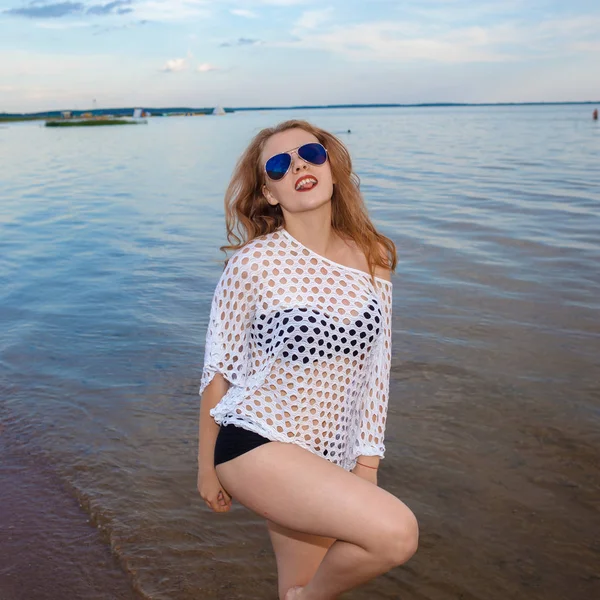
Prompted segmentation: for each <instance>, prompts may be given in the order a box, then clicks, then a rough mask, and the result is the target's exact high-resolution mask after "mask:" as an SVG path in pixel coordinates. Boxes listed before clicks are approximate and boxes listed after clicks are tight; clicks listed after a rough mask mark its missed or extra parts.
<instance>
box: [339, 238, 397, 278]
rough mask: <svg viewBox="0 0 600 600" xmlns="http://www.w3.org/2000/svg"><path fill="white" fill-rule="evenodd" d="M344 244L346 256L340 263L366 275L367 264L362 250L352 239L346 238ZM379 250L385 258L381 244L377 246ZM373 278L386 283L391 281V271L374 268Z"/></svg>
mask: <svg viewBox="0 0 600 600" xmlns="http://www.w3.org/2000/svg"><path fill="white" fill-rule="evenodd" d="M344 242H345V245H346V248H347V250H346V256H345V261H344V260H342V261H340V262H344V264H347V265H348V266H352V267H355V268H357V269H360V270H361V271H365V272H367V273H368V272H369V263H368V262H367V258H366V256H365V255H364V252H363V251H362V249H361V248H360V247H359V246H358V244H357V243H356V242H355V241H354V240H352V239H349V238H346V239H345V240H344ZM379 250H380V251H381V254H382V256H386V249H385V247H384V246H383V245H382V244H380V245H379ZM375 276H376V277H380V278H381V279H385V280H386V281H391V271H390V270H389V269H386V268H384V267H379V266H377V267H375Z"/></svg>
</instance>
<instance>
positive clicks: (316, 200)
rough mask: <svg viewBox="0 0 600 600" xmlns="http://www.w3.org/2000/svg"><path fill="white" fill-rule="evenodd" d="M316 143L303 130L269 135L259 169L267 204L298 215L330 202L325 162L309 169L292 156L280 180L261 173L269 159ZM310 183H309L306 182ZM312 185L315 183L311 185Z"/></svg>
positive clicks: (329, 178)
mask: <svg viewBox="0 0 600 600" xmlns="http://www.w3.org/2000/svg"><path fill="white" fill-rule="evenodd" d="M314 142H317V143H318V142H319V140H318V139H317V138H316V137H315V136H314V135H313V134H312V133H309V132H308V131H305V130H304V129H298V128H296V129H287V130H286V131H282V132H281V133H276V134H275V135H272V136H271V137H270V138H269V139H268V140H267V142H266V143H265V146H264V148H263V151H262V155H261V164H260V168H261V170H262V172H263V174H264V178H265V185H264V186H263V188H262V191H263V195H264V196H265V198H266V199H267V202H268V203H269V204H272V205H273V206H275V205H276V204H281V206H282V208H283V209H284V210H285V211H287V212H288V213H300V212H305V211H310V210H315V209H317V208H320V207H321V206H323V205H324V204H327V203H328V202H331V196H332V195H333V183H334V182H333V179H332V176H331V166H330V164H329V160H327V161H325V162H324V163H323V164H322V165H313V164H311V163H308V162H306V161H304V160H302V158H300V157H299V156H298V153H297V152H292V153H291V155H292V163H291V165H290V168H289V170H288V172H287V173H286V174H285V176H284V177H283V179H280V180H279V181H272V180H271V179H269V177H268V176H267V175H266V174H265V173H264V168H265V163H266V162H267V160H269V158H271V156H274V155H275V154H280V153H282V152H288V151H290V150H293V149H295V148H298V147H299V146H302V145H303V144H309V143H314ZM310 179H312V180H313V182H312V183H311V182H310ZM314 181H316V183H314Z"/></svg>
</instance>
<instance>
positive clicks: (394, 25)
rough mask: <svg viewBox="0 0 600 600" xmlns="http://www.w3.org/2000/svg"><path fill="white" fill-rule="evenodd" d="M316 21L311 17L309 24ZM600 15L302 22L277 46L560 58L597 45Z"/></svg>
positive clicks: (452, 57)
mask: <svg viewBox="0 0 600 600" xmlns="http://www.w3.org/2000/svg"><path fill="white" fill-rule="evenodd" d="M315 22H316V21H314V20H311V19H310V18H309V19H308V24H309V25H310V24H311V23H315ZM598 31H600V16H598V17H595V16H589V17H587V18H579V17H574V18H571V19H559V18H555V19H548V20H545V21H541V22H537V23H534V24H531V25H528V24H526V23H523V22H505V23H500V24H495V25H489V26H487V27H486V26H463V27H443V26H441V25H439V24H428V23H419V22H412V21H396V22H393V21H378V22H370V23H369V22H367V23H360V24H352V25H347V26H339V25H336V26H333V27H331V28H328V29H325V30H323V29H319V30H317V31H314V30H311V29H310V28H307V27H301V26H299V24H297V25H296V26H295V27H294V29H293V30H292V34H293V36H294V37H295V39H294V40H293V41H288V42H277V43H274V44H273V45H274V46H282V47H288V48H297V49H302V50H304V49H312V50H315V49H318V50H324V51H327V52H330V53H333V54H339V55H343V56H344V57H346V58H348V59H351V60H375V61H380V62H396V63H398V62H403V63H408V62H432V63H446V64H448V63H454V64H457V63H463V64H467V63H476V62H487V63H492V62H514V61H522V60H527V59H528V58H559V57H564V55H565V53H568V52H575V51H576V49H577V48H581V47H582V45H586V47H587V48H590V49H593V48H595V46H596V43H597V39H598Z"/></svg>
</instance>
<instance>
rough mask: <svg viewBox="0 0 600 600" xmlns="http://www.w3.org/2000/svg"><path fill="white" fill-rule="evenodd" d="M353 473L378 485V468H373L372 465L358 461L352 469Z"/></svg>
mask: <svg viewBox="0 0 600 600" xmlns="http://www.w3.org/2000/svg"><path fill="white" fill-rule="evenodd" d="M352 473H354V474H355V475H358V476H359V477H362V478H363V479H366V480H367V481H370V482H371V483H374V484H375V485H377V469H371V468H370V467H365V466H363V465H359V464H358V463H356V466H355V467H354V469H352Z"/></svg>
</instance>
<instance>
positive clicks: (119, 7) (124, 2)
mask: <svg viewBox="0 0 600 600" xmlns="http://www.w3.org/2000/svg"><path fill="white" fill-rule="evenodd" d="M131 4H133V0H114V1H113V2H108V3H106V4H92V5H86V4H84V3H82V2H53V3H44V2H43V0H33V1H32V2H30V3H29V6H26V7H23V8H11V9H9V10H5V11H4V13H5V14H8V15H13V16H15V17H25V18H28V19H60V18H61V17H67V16H69V15H75V14H78V15H82V14H86V15H94V16H104V15H111V14H116V15H124V14H127V13H130V12H133V9H132V8H130V5H131Z"/></svg>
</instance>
